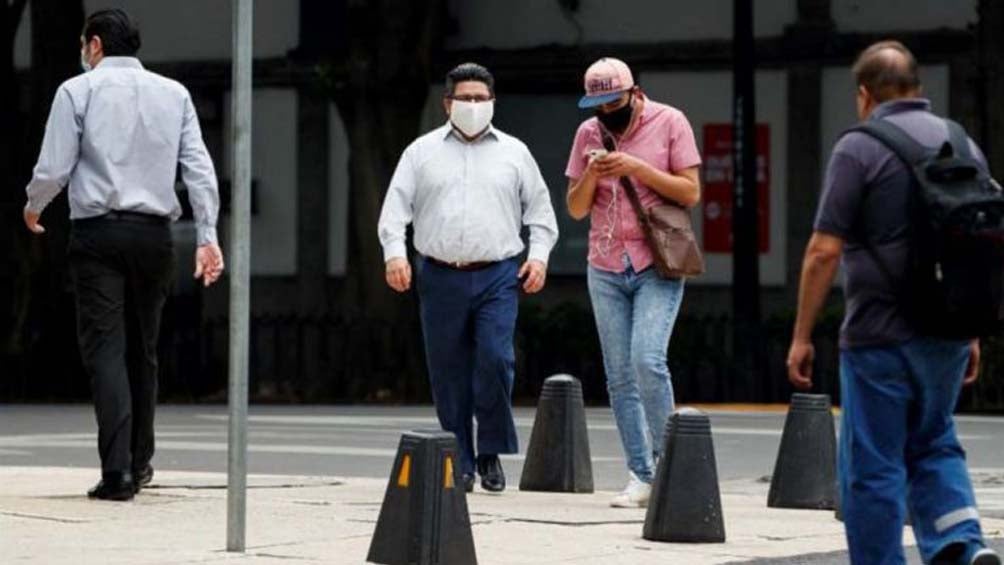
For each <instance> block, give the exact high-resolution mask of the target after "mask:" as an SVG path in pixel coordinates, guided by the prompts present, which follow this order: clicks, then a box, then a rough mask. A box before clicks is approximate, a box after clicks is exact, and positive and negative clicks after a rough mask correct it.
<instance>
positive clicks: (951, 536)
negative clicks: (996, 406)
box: [838, 338, 982, 565]
mask: <svg viewBox="0 0 1004 565" xmlns="http://www.w3.org/2000/svg"><path fill="white" fill-rule="evenodd" d="M968 359H969V346H968V343H965V342H959V341H947V340H939V339H931V338H916V339H913V340H910V341H907V342H905V343H902V344H898V345H893V346H887V347H869V348H853V349H848V350H845V351H842V352H841V354H840V377H841V378H840V381H841V394H842V396H843V414H842V423H841V429H840V445H839V457H838V459H839V462H838V465H839V475H840V493H841V502H842V505H843V507H842V509H843V514H844V525H845V528H846V531H847V544H848V546H849V548H850V554H851V563H862V564H868V565H886V564H888V565H893V564H897V565H898V564H901V563H905V562H906V561H905V558H904V555H903V541H902V536H903V521H904V519H905V516H906V512H907V511H909V512H910V516H911V518H912V519H913V533H914V535H915V537H916V538H917V544H918V546H919V549H920V554H921V557H922V558H923V559H924V562H925V563H927V562H930V560H931V558H932V557H934V556H935V555H936V554H937V553H938V552H939V551H941V550H942V549H944V548H945V547H946V546H947V545H949V544H952V543H965V544H970V545H971V544H978V543H982V534H981V533H980V524H979V516H978V515H977V512H976V502H975V499H974V496H973V488H972V485H971V484H970V481H969V473H968V471H967V470H966V455H965V452H964V451H963V450H962V446H961V445H960V444H959V440H958V438H957V437H956V435H955V422H954V420H953V419H952V412H953V411H954V410H955V404H956V401H957V400H958V397H959V390H960V389H961V384H962V377H963V374H964V372H965V369H966V366H967V362H968Z"/></svg>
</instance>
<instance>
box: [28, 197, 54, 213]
mask: <svg viewBox="0 0 1004 565" xmlns="http://www.w3.org/2000/svg"><path fill="white" fill-rule="evenodd" d="M47 204H48V203H47V202H38V201H32V200H31V199H28V204H27V205H26V206H25V207H24V208H25V210H27V211H29V212H32V213H34V214H38V215H41V214H42V211H43V210H45V206H46V205H47Z"/></svg>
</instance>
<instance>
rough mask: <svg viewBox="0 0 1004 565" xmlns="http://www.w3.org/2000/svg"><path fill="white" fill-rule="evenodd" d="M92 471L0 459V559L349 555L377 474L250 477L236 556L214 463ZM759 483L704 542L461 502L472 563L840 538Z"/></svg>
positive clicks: (689, 551) (796, 548) (364, 536)
mask: <svg viewBox="0 0 1004 565" xmlns="http://www.w3.org/2000/svg"><path fill="white" fill-rule="evenodd" d="M94 479H95V471H94V470H92V469H71V468H40V467H34V468H33V467H7V468H3V469H0V485H2V486H0V548H2V549H0V551H2V554H3V555H4V559H3V560H4V562H5V563H45V564H47V565H50V564H51V565H55V564H63V563H66V564H69V563H72V564H75V565H81V564H92V563H93V564H98V563H100V564H129V565H146V564H182V563H204V564H205V563H209V564H214V563H231V562H234V563H255V564H259V563H261V564H266V563H283V564H289V563H318V564H320V563H325V564H330V563H337V564H342V563H344V564H361V563H364V562H365V557H366V552H367V550H368V548H369V544H370V537H371V534H372V531H373V528H374V525H375V522H376V518H377V514H378V513H379V510H380V503H381V501H382V499H383V492H384V488H385V486H386V481H383V480H376V479H336V478H330V477H277V476H260V475H259V476H251V477H249V481H248V484H249V487H250V488H249V491H248V496H249V498H248V529H247V541H248V550H247V553H246V554H245V555H240V554H229V553H227V552H225V551H224V550H223V548H224V547H225V543H226V489H225V484H226V477H225V476H224V475H222V474H210V473H184V472H164V473H158V474H157V475H156V477H155V478H154V483H153V485H152V488H149V489H146V490H144V491H143V492H142V493H141V494H140V495H139V496H137V498H136V499H135V500H134V501H133V502H131V503H112V502H98V501H90V500H88V499H87V498H86V496H85V495H84V492H85V491H86V490H87V489H88V488H89V487H90V486H92V483H93V482H94ZM978 482H979V481H978ZM988 482H989V484H986V485H982V486H981V487H980V491H979V495H978V496H979V498H980V501H981V505H982V506H983V507H984V515H985V516H986V517H985V518H984V529H985V531H986V533H987V536H988V537H1000V536H1002V535H1004V481H1002V480H1000V477H997V478H996V479H994V480H990V481H988ZM995 483H996V484H995ZM767 488H768V485H767V484H766V483H763V482H757V481H730V482H726V483H724V484H722V485H721V491H722V499H723V510H724V514H725V519H726V536H727V540H728V541H727V542H726V543H725V544H709V545H676V544H661V543H652V542H648V541H645V540H643V539H641V528H642V523H643V521H644V511H643V510H614V509H610V508H608V507H607V506H606V502H607V499H608V497H609V496H610V493H597V494H595V495H564V494H562V495H555V494H541V493H521V492H517V491H510V492H507V493H506V494H504V495H502V496H493V495H487V494H482V493H480V492H477V491H476V492H475V493H474V494H472V495H469V496H468V505H469V508H470V512H471V519H472V522H473V532H474V540H475V544H476V547H477V554H478V561H479V563H481V564H482V565H493V564H500V565H501V564H545V563H570V564H595V565H599V564H604V565H614V564H622V563H623V564H629V563H630V564H638V565H642V564H649V563H651V564H655V563H674V562H675V563H729V562H741V561H745V560H750V559H756V558H771V557H774V558H777V557H787V556H795V555H804V554H810V553H819V552H829V551H837V550H841V549H843V547H844V539H843V531H842V528H841V524H840V523H839V522H837V521H836V520H834V519H833V513H832V512H825V511H793V510H773V509H768V508H766V504H765V501H766V498H767ZM991 515H993V516H995V517H994V518H991V517H990V516H991ZM907 532H909V530H907ZM907 538H910V534H909V533H907ZM907 542H908V543H912V539H908V540H907ZM792 562H798V561H797V560H794V561H792Z"/></svg>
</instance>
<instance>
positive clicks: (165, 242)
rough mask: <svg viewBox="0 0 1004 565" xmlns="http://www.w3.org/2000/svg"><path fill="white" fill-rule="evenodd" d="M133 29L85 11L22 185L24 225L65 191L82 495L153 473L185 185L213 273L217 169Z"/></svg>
mask: <svg viewBox="0 0 1004 565" xmlns="http://www.w3.org/2000/svg"><path fill="white" fill-rule="evenodd" d="M139 47H140V37H139V31H138V30H137V29H136V27H135V25H134V24H133V23H132V21H131V20H130V19H129V16H128V15H126V13H125V12H123V11H121V10H102V11H99V12H95V13H93V14H91V15H90V16H89V17H88V18H87V21H86V23H85V25H84V32H83V36H82V37H81V51H80V63H81V66H82V67H83V69H84V71H86V72H85V73H84V74H82V75H80V76H77V77H75V78H72V79H70V80H68V81H66V82H64V83H63V84H62V85H61V86H60V87H59V90H57V91H56V96H55V99H54V100H53V102H52V110H51V111H50V113H49V121H48V124H47V125H46V128H45V139H44V140H43V142H42V149H41V152H40V153H39V156H38V164H37V165H36V166H35V171H34V175H33V177H32V179H31V182H30V183H29V184H28V188H27V196H28V203H27V205H26V206H25V208H24V222H25V225H26V226H27V227H28V229H29V230H31V231H32V232H33V233H35V234H42V233H44V232H45V229H44V228H43V227H42V225H41V224H40V223H39V217H40V216H41V214H42V211H43V210H44V209H45V207H46V205H48V204H49V202H51V201H52V199H53V198H55V197H56V195H57V194H59V192H60V191H61V190H62V189H63V188H64V187H66V186H69V200H70V218H71V220H72V223H73V227H72V230H71V232H70V244H69V250H68V260H69V264H70V271H71V274H72V277H73V281H74V287H75V294H76V308H77V336H78V340H79V344H80V355H81V358H82V360H83V363H84V368H85V370H86V371H87V373H88V375H89V376H90V377H91V385H92V389H93V393H94V407H95V412H96V415H97V421H98V452H99V454H100V456H101V481H100V482H99V483H98V484H97V486H95V487H94V488H93V489H91V490H90V491H89V492H88V496H90V497H91V498H99V499H107V500H128V499H131V498H132V497H133V495H134V493H135V492H136V491H138V490H139V488H140V487H142V486H143V485H146V484H148V483H149V482H150V480H151V479H152V478H153V467H152V466H151V465H150V460H151V458H152V457H153V451H154V437H153V416H154V408H155V406H156V404H157V336H158V333H159V330H160V315H161V310H162V309H163V306H164V301H165V300H166V299H167V295H168V293H169V291H170V287H171V283H172V281H173V280H174V270H175V256H174V246H173V243H172V239H171V228H170V222H171V221H173V220H176V219H178V217H179V216H180V215H181V206H180V204H179V202H178V197H177V195H176V193H175V189H174V185H175V179H176V177H177V174H178V171H179V170H180V172H181V178H182V180H184V182H185V184H186V185H187V186H188V193H189V198H190V200H191V204H192V208H193V211H194V214H195V221H196V230H197V234H198V249H197V251H196V255H195V276H196V278H200V277H201V278H202V279H203V282H204V284H205V285H206V286H208V285H210V284H212V283H213V282H215V281H216V280H217V279H218V278H219V276H220V274H221V273H222V271H223V255H222V253H221V252H220V248H219V246H218V245H217V242H216V217H217V213H218V211H219V195H218V191H217V182H216V173H215V171H214V168H213V162H212V160H210V158H209V153H208V152H207V151H206V146H205V144H204V143H203V140H202V131H201V129H200V128H199V119H198V116H196V114H195V107H194V105H193V104H192V99H191V96H189V94H188V91H187V90H186V89H185V87H184V86H182V85H180V84H178V83H177V82H174V81H172V80H169V79H167V78H164V77H162V76H159V75H156V74H154V73H151V72H149V71H146V70H145V69H144V68H143V65H142V64H140V62H139V60H138V59H136V58H135V54H136V52H137V51H138V50H139Z"/></svg>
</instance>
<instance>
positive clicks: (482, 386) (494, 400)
mask: <svg viewBox="0 0 1004 565" xmlns="http://www.w3.org/2000/svg"><path fill="white" fill-rule="evenodd" d="M518 270H519V263H518V261H517V259H515V258H513V259H508V260H505V261H499V262H497V263H494V264H492V265H490V266H487V267H485V268H483V269H479V270H476V271H460V270H457V269H452V268H450V267H446V266H443V265H439V264H436V263H433V262H432V261H429V260H428V259H425V258H419V260H418V265H417V267H416V272H417V274H418V277H417V280H418V294H419V302H420V307H421V317H422V333H423V335H424V338H425V356H426V362H427V364H428V369H429V379H430V381H431V385H432V394H433V399H434V400H435V403H436V414H437V415H438V417H439V423H440V425H441V426H442V427H443V429H444V430H446V431H449V432H453V433H454V434H455V435H456V436H457V444H458V446H459V448H460V456H461V457H460V459H461V470H462V472H464V473H473V472H474V464H475V450H474V448H475V445H474V441H475V436H474V429H473V421H474V420H476V421H477V453H480V454H484V455H491V454H500V453H516V452H517V451H518V449H519V444H518V442H517V439H516V426H515V424H514V422H513V418H512V403H511V397H512V386H513V378H514V376H515V371H514V369H515V353H514V351H513V332H514V331H515V328H516V313H517V306H518V299H519V282H520V281H519V279H518V278H517V273H518Z"/></svg>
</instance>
